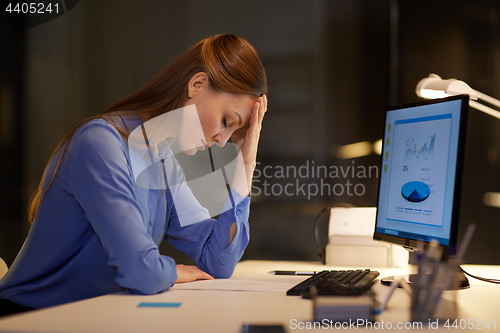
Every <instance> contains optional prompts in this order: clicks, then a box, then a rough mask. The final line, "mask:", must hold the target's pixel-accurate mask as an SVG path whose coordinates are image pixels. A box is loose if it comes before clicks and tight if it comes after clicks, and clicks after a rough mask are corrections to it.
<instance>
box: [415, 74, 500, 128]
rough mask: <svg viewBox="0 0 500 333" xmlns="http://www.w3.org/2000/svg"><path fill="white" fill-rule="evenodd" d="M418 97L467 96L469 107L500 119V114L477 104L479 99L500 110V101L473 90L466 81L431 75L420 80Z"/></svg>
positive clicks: (417, 91) (417, 90)
mask: <svg viewBox="0 0 500 333" xmlns="http://www.w3.org/2000/svg"><path fill="white" fill-rule="evenodd" d="M415 91H416V93H417V96H418V97H421V98H426V99H434V98H443V97H448V96H453V95H460V94H467V95H469V97H470V100H469V106H470V107H473V108H474V109H477V110H479V111H482V112H484V113H487V114H489V115H490V116H492V117H495V118H498V119H500V112H499V111H497V110H495V109H492V108H490V107H489V106H486V105H484V104H481V103H479V102H476V101H477V100H478V99H479V100H482V101H484V102H486V103H488V104H491V105H494V106H496V107H498V108H500V101H499V100H497V99H495V98H493V97H490V96H488V95H486V94H483V93H482V92H479V91H477V90H474V89H472V88H471V87H470V86H469V85H468V84H467V83H465V82H464V81H459V80H455V79H448V80H443V79H442V78H441V77H440V76H439V75H436V74H431V75H429V76H428V77H426V78H423V79H422V80H420V82H419V83H418V84H417V88H416V89H415Z"/></svg>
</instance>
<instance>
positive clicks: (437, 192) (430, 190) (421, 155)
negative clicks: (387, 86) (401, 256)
mask: <svg viewBox="0 0 500 333" xmlns="http://www.w3.org/2000/svg"><path fill="white" fill-rule="evenodd" d="M467 110H468V96H467V95H460V96H453V97H448V98H445V99H439V100H432V101H425V102H421V103H418V104H411V105H405V106H399V107H394V108H390V109H389V110H388V111H387V115H386V121H385V127H384V140H383V150H382V165H381V176H380V186H379V197H378V206H377V219H376V225H375V233H374V239H376V240H382V241H388V242H391V243H396V244H400V245H404V246H408V247H417V242H418V241H423V242H426V243H428V242H430V241H431V240H432V239H435V240H437V241H438V242H439V244H441V245H442V246H443V247H445V248H446V249H447V250H449V251H454V250H455V247H456V237H457V230H458V216H457V215H458V213H457V212H458V206H459V205H458V202H459V200H460V194H459V191H460V183H461V170H462V161H463V152H464V142H465V141H464V140H465V128H466V126H465V125H466V116H467ZM446 252H447V253H448V251H446Z"/></svg>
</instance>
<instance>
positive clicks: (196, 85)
mask: <svg viewBox="0 0 500 333" xmlns="http://www.w3.org/2000/svg"><path fill="white" fill-rule="evenodd" d="M207 85H208V76H207V74H206V73H204V72H199V73H196V74H195V75H193V77H192V78H191V80H189V84H188V97H189V98H193V97H194V96H195V95H196V94H198V92H199V91H200V89H203V88H205V87H207Z"/></svg>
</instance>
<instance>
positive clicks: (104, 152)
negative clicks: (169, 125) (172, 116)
mask: <svg viewBox="0 0 500 333" xmlns="http://www.w3.org/2000/svg"><path fill="white" fill-rule="evenodd" d="M112 119H113V120H111V118H110V120H111V121H113V122H115V123H116V124H117V125H118V126H122V125H124V127H125V128H127V129H129V128H130V129H133V128H135V127H136V126H138V125H141V124H142V121H141V120H140V119H137V118H136V119H125V120H123V119H122V118H121V117H119V118H118V117H117V118H112ZM130 129H129V130H130ZM165 154H167V155H168V154H169V150H168V151H167V152H164V155H165ZM170 154H171V152H170ZM58 157H59V155H56V156H55V157H54V159H53V160H52V161H51V162H50V163H49V166H48V168H47V170H46V174H45V179H44V183H43V191H42V193H44V191H45V189H46V188H47V185H48V184H49V182H50V179H51V178H52V175H53V172H54V169H55V166H56V164H57V161H58ZM158 159H159V160H160V161H162V163H163V161H165V160H164V159H160V158H159V157H158ZM169 161H170V162H169V163H165V167H164V170H165V172H166V176H167V178H168V179H172V178H173V179H176V181H175V183H176V184H181V185H180V186H175V187H169V186H168V184H166V189H146V188H143V187H140V186H138V185H137V184H136V181H135V179H134V175H133V171H132V167H131V163H130V155H129V150H128V147H127V144H126V143H125V142H124V140H123V139H122V137H121V136H120V134H119V133H118V131H117V130H116V129H115V128H114V127H113V125H111V124H110V123H109V122H107V121H105V120H104V119H96V120H92V121H90V122H88V123H86V124H84V125H83V126H81V127H80V128H79V129H78V131H77V132H76V133H75V136H74V137H73V139H72V141H71V144H70V146H69V154H65V157H64V158H63V159H62V162H61V165H60V167H59V170H58V172H57V174H56V177H55V179H54V182H53V184H52V185H51V187H50V189H49V191H48V192H47V194H46V196H45V198H44V199H43V200H42V202H41V204H40V206H39V208H38V212H37V216H36V218H35V221H34V222H33V225H32V227H31V230H30V232H29V234H28V237H27V239H26V241H25V243H24V245H23V247H22V249H21V251H20V252H19V254H18V256H17V258H16V259H15V261H14V262H13V264H12V266H11V267H10V269H9V271H8V272H7V274H6V275H5V276H4V277H3V279H2V280H0V298H3V299H10V300H11V301H12V302H14V303H17V304H21V305H25V306H30V307H34V308H41V307H46V306H52V305H57V304H62V303H66V302H72V301H77V300H81V299H85V298H89V297H94V296H99V295H104V294H109V293H114V292H119V291H124V290H129V291H130V292H132V293H136V294H155V293H159V292H163V291H165V290H167V289H168V288H170V287H171V286H172V285H173V284H174V282H175V280H176V279H177V271H176V266H175V265H176V263H175V261H174V260H173V259H172V258H170V257H167V256H164V255H161V254H160V253H159V251H158V245H159V244H160V242H161V241H162V239H163V238H165V239H166V240H167V241H168V242H169V243H170V244H172V245H173V246H175V247H176V248H177V249H179V250H180V251H182V252H184V253H185V254H186V255H188V256H189V257H190V258H191V259H192V260H194V261H195V262H196V263H197V265H198V267H199V268H200V269H202V270H203V271H205V272H207V273H209V274H211V275H212V276H214V277H219V278H228V277H230V276H231V274H232V272H233V270H234V267H235V266H236V264H237V262H238V261H239V260H240V259H241V256H242V255H243V252H244V249H245V248H246V246H247V244H248V241H249V226H248V215H249V206H250V198H243V197H241V196H240V195H239V194H238V193H236V191H234V190H233V189H231V191H230V194H229V198H228V200H227V202H226V204H225V206H224V209H223V213H222V214H221V215H220V216H219V218H218V220H214V219H211V218H210V215H209V213H208V211H207V210H206V209H204V208H203V207H202V206H201V205H200V204H199V203H198V201H197V200H196V198H195V197H194V196H193V194H192V192H191V190H190V189H189V187H188V186H187V185H186V182H185V181H184V174H183V172H182V168H181V167H180V165H179V164H178V162H177V161H176V160H175V158H169ZM167 164H168V165H167ZM169 183H170V182H169ZM186 214H189V216H190V217H194V218H196V219H197V220H198V221H200V222H197V223H192V224H188V225H184V224H182V225H181V223H180V221H179V216H181V215H186ZM233 222H236V226H237V233H236V236H235V237H234V239H233V241H232V242H231V244H230V245H229V230H230V225H231V224H232V223H233Z"/></svg>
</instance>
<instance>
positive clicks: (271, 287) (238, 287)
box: [170, 279, 297, 293]
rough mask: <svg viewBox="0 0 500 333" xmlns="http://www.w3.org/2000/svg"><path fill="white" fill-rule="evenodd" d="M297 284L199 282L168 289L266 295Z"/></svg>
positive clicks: (228, 281) (240, 281)
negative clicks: (261, 293) (245, 292)
mask: <svg viewBox="0 0 500 333" xmlns="http://www.w3.org/2000/svg"><path fill="white" fill-rule="evenodd" d="M296 284H297V283H288V282H267V281H245V280H231V279H215V280H200V281H194V282H187V283H178V284H175V285H174V286H173V287H172V288H170V289H174V290H177V289H181V290H226V291H254V292H267V293H285V292H286V291H287V290H288V289H290V288H292V287H293V286H294V285H296Z"/></svg>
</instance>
